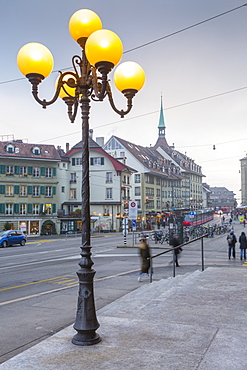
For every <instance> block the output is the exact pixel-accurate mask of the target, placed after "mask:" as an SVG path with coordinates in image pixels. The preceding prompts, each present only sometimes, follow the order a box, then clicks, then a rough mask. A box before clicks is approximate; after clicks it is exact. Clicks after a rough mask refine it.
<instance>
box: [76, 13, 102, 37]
mask: <svg viewBox="0 0 247 370" xmlns="http://www.w3.org/2000/svg"><path fill="white" fill-rule="evenodd" d="M101 28H102V23H101V20H100V17H99V16H98V15H97V14H96V13H95V12H93V11H92V10H89V9H81V10H77V12H75V13H74V14H73V15H72V17H71V18H70V21H69V32H70V34H71V36H72V38H73V39H74V40H75V41H78V40H79V39H80V38H82V37H86V38H87V37H88V36H90V35H91V33H93V32H95V31H97V30H100V29H101Z"/></svg>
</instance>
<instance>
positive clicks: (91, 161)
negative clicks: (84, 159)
mask: <svg viewBox="0 0 247 370" xmlns="http://www.w3.org/2000/svg"><path fill="white" fill-rule="evenodd" d="M90 164H91V166H93V158H90Z"/></svg>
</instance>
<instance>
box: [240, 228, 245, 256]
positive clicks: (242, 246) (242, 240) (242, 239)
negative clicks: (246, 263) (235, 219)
mask: <svg viewBox="0 0 247 370" xmlns="http://www.w3.org/2000/svg"><path fill="white" fill-rule="evenodd" d="M239 243H240V245H239V248H240V259H241V260H242V259H243V258H244V259H245V260H246V248H247V239H246V235H245V232H244V231H242V233H241V235H240V237H239Z"/></svg>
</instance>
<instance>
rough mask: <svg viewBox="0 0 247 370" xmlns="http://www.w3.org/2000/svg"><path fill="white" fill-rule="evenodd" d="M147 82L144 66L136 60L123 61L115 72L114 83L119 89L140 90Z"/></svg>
mask: <svg viewBox="0 0 247 370" xmlns="http://www.w3.org/2000/svg"><path fill="white" fill-rule="evenodd" d="M144 82H145V73H144V70H143V69H142V67H141V66H140V65H139V64H138V63H135V62H124V63H121V64H120V65H119V66H118V67H117V68H116V70H115V72H114V83H115V86H116V88H117V89H118V90H119V91H124V90H128V89H133V90H137V91H139V90H140V89H141V88H142V87H143V85H144Z"/></svg>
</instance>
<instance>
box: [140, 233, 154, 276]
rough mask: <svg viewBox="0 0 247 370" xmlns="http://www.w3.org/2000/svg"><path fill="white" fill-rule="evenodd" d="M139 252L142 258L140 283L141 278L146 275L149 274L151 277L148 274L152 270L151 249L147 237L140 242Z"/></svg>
mask: <svg viewBox="0 0 247 370" xmlns="http://www.w3.org/2000/svg"><path fill="white" fill-rule="evenodd" d="M139 252H140V257H141V271H140V274H139V276H138V281H142V280H141V278H142V276H143V275H144V274H147V276H148V277H149V274H148V272H149V269H150V249H149V245H148V243H147V238H146V237H143V238H141V240H140V245H139ZM150 273H151V272H150Z"/></svg>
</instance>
